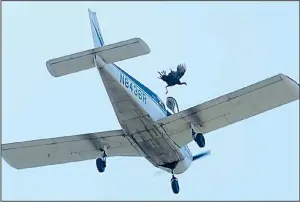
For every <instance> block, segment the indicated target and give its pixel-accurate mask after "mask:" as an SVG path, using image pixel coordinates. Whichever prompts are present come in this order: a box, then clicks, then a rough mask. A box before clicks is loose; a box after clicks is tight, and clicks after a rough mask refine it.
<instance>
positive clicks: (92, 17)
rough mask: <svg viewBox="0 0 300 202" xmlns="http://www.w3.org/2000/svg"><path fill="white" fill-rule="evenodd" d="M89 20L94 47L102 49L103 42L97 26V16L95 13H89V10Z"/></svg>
mask: <svg viewBox="0 0 300 202" xmlns="http://www.w3.org/2000/svg"><path fill="white" fill-rule="evenodd" d="M89 18H90V23H91V29H92V34H93V41H94V46H95V47H102V46H104V41H103V38H102V34H101V31H100V27H99V24H98V20H97V16H96V13H95V12H93V11H91V10H90V9H89Z"/></svg>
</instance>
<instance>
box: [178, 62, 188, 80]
mask: <svg viewBox="0 0 300 202" xmlns="http://www.w3.org/2000/svg"><path fill="white" fill-rule="evenodd" d="M185 71H186V66H185V64H179V65H177V72H176V79H178V80H179V79H180V78H181V77H182V76H183V75H184V73H185Z"/></svg>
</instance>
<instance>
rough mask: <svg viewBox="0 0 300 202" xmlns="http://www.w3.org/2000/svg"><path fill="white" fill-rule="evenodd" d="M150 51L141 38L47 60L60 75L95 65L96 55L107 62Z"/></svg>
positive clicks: (50, 67)
mask: <svg viewBox="0 0 300 202" xmlns="http://www.w3.org/2000/svg"><path fill="white" fill-rule="evenodd" d="M148 53H150V49H149V47H148V45H147V44H146V43H145V42H144V41H143V40H142V39H140V38H133V39H129V40H126V41H121V42H118V43H114V44H110V45H106V46H102V47H99V48H93V49H90V50H86V51H82V52H79V53H74V54H71V55H66V56H63V57H59V58H55V59H52V60H49V61H47V63H46V65H47V68H48V71H49V72H50V74H51V75H52V76H55V77H59V76H63V75H67V74H71V73H75V72H79V71H82V70H86V69H90V68H93V67H95V63H94V56H95V55H98V56H100V57H101V58H102V59H103V60H104V61H105V62H106V63H107V64H110V63H114V62H118V61H122V60H126V59H130V58H133V57H138V56H141V55H145V54H148Z"/></svg>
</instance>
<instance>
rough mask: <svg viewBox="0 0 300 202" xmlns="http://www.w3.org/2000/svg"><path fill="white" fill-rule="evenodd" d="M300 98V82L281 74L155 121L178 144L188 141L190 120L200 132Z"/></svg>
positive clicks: (215, 128)
mask: <svg viewBox="0 0 300 202" xmlns="http://www.w3.org/2000/svg"><path fill="white" fill-rule="evenodd" d="M298 99H299V84H298V83H296V82H295V81H293V80H292V79H290V78H288V77H287V76H285V75H283V74H278V75H276V76H273V77H271V78H268V79H265V80H263V81H260V82H258V83H256V84H253V85H250V86H248V87H245V88H242V89H240V90H237V91H234V92H232V93H229V94H227V95H223V96H221V97H218V98H216V99H213V100H210V101H208V102H205V103H203V104H200V105H197V106H194V107H192V108H189V109H186V110H184V111H181V112H179V113H176V114H173V115H171V116H168V117H166V118H164V119H161V120H159V121H158V123H159V124H160V125H161V126H162V127H163V128H164V130H165V131H166V133H167V134H169V136H170V138H171V139H172V140H173V141H174V142H175V143H176V144H177V145H178V146H179V147H182V146H183V145H186V144H188V143H189V142H191V141H192V140H193V139H192V135H187V134H189V133H190V132H188V131H191V126H190V125H191V123H193V124H195V125H200V126H201V127H200V126H198V127H197V130H199V131H201V132H202V133H203V134H205V133H208V132H211V131H214V130H217V129H219V128H222V127H225V126H227V125H230V124H233V123H236V122H238V121H241V120H244V119H247V118H249V117H252V116H255V115H257V114H260V113H263V112H265V111H268V110H270V109H273V108H276V107H279V106H281V105H284V104H287V103H289V102H292V101H295V100H298Z"/></svg>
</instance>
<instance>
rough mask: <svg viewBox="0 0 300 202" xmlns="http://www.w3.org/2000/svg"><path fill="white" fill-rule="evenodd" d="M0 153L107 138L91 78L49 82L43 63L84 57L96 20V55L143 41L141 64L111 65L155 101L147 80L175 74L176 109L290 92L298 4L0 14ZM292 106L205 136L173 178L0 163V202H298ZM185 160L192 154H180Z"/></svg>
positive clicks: (149, 171)
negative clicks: (253, 92) (92, 136)
mask: <svg viewBox="0 0 300 202" xmlns="http://www.w3.org/2000/svg"><path fill="white" fill-rule="evenodd" d="M2 6H3V7H2V8H3V9H2V11H3V14H2V18H3V20H2V30H3V33H2V34H3V35H2V36H3V38H2V43H3V44H2V51H3V53H2V54H3V55H2V59H3V63H2V68H3V69H2V79H3V80H2V85H3V88H2V91H3V96H2V97H3V105H2V110H3V114H2V117H3V119H2V125H3V130H2V134H3V136H2V141H3V143H8V142H15V141H24V140H32V139H39V138H50V137H58V136H65V135H75V134H80V133H88V132H98V131H105V130H113V129H119V128H120V126H119V123H118V121H117V119H116V117H115V114H114V112H113V109H112V107H111V105H110V102H109V99H108V97H107V95H106V92H105V89H104V87H103V84H102V81H101V79H100V76H99V74H98V72H97V70H96V69H92V70H88V71H84V72H80V73H78V74H72V75H69V76H66V77H61V78H54V77H52V76H51V75H50V74H49V72H48V71H47V69H46V61H47V60H49V59H52V58H54V57H60V56H63V55H66V54H71V53H75V52H79V51H83V50H86V49H90V48H92V47H93V42H92V35H91V30H90V24H89V19H88V11H87V9H88V8H90V9H92V10H93V11H95V12H97V16H98V20H99V24H100V26H101V30H102V34H103V37H104V41H105V43H106V44H109V43H113V42H118V41H120V40H126V39H129V38H133V37H141V38H142V39H144V40H145V41H146V42H147V44H148V45H149V47H150V49H151V51H152V52H151V53H150V54H149V55H147V56H143V57H139V58H135V59H132V60H128V61H124V62H120V63H118V64H119V65H120V66H121V67H122V68H123V69H124V70H125V71H127V72H128V73H130V74H131V75H132V76H134V77H135V78H137V79H138V80H139V81H141V82H143V83H144V84H145V85H147V86H148V87H149V88H151V89H153V91H154V92H156V93H157V94H158V95H159V96H160V97H161V98H162V99H165V98H166V96H165V94H164V93H165V89H164V86H165V84H164V83H162V82H161V81H159V80H158V79H157V71H158V70H162V69H166V70H168V69H169V68H175V67H176V65H177V64H178V63H181V62H185V63H186V64H187V67H188V69H187V73H186V75H185V76H184V79H183V80H185V81H187V82H188V86H180V87H173V88H170V90H169V94H168V95H170V96H173V97H175V98H176V99H177V101H178V102H179V106H180V108H181V109H186V108H189V107H192V106H194V105H197V104H199V103H202V102H204V101H207V100H210V99H213V98H215V97H218V96H220V95H223V94H226V93H229V92H232V91H234V90H237V89H239V88H242V87H245V86H247V85H250V84H252V83H255V82H258V81H260V80H263V79H265V78H268V77H271V76H273V75H276V74H278V73H283V74H286V75H287V76H289V77H291V78H293V79H295V80H296V81H299V69H298V68H299V2H259V3H254V2H243V3H221V2H212V3H205V2H193V3H180V2H177V3H170V2H151V3H150V2H139V3H125V2H122V3H121V2H111V3H108V2H107V3H104V2H103V3H102V2H76V3H71V2H64V3H62V2H57V3H53V2H38V3H34V2H24V3H23V2H4V3H2ZM298 111H299V101H296V102H293V103H291V104H288V105H285V106H283V107H280V108H277V109H274V110H272V111H269V112H267V113H265V114H262V115H259V116H256V117H254V118H251V119H247V120H245V121H243V122H240V123H237V124H235V125H231V126H228V127H226V128H223V129H220V130H218V131H215V132H212V133H210V134H207V135H206V141H207V148H209V149H211V150H212V155H211V156H209V157H207V158H204V159H203V160H199V161H197V162H195V163H193V164H192V166H191V167H190V168H189V170H188V171H187V172H186V173H184V174H182V175H179V176H178V178H179V183H180V187H181V192H180V194H179V195H174V194H173V193H172V190H171V186H170V178H171V176H170V174H168V173H164V172H162V173H161V174H160V175H157V174H156V172H157V169H156V168H154V167H153V166H152V165H151V164H150V163H148V162H147V161H146V160H145V159H143V158H122V157H116V158H111V159H109V160H108V167H107V170H106V172H105V173H104V174H99V173H98V172H97V170H96V167H95V161H85V162H78V163H72V164H64V165H57V166H49V167H42V168H35V169H28V170H15V169H14V168H11V167H10V166H9V165H8V164H7V163H6V162H5V161H3V160H2V168H3V169H2V176H3V181H2V183H3V186H2V193H3V200H110V199H114V200H130V199H136V200H173V199H178V200H235V199H239V200H256V199H257V200H258V199H261V200H263V199H268V200H275V199H278V200H296V199H299V115H298V113H299V112H298ZM190 147H191V150H192V152H193V153H198V152H200V151H201V149H200V148H198V147H197V145H196V144H195V143H194V142H192V143H191V144H190Z"/></svg>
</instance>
